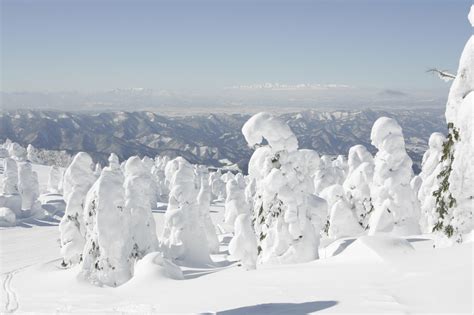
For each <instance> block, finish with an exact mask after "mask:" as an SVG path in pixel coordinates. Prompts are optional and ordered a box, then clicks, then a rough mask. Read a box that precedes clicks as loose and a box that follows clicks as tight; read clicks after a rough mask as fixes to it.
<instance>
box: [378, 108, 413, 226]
mask: <svg viewBox="0 0 474 315" xmlns="http://www.w3.org/2000/svg"><path fill="white" fill-rule="evenodd" d="M370 139H371V140H372V144H373V145H374V146H375V147H376V148H377V149H378V152H377V154H376V155H375V159H374V163H375V169H374V177H373V182H372V185H371V187H370V193H371V196H372V201H373V204H374V211H373V213H372V215H371V216H370V219H369V226H370V230H369V234H370V235H372V234H375V233H377V232H392V233H394V234H398V235H410V234H416V233H419V232H420V227H419V224H418V221H419V215H420V214H419V207H418V200H417V199H416V196H415V193H414V192H413V190H412V189H411V187H410V181H411V179H412V178H413V170H412V161H411V159H410V157H409V156H408V154H407V153H406V150H405V140H404V138H403V132H402V128H401V127H400V125H399V124H398V123H397V121H395V120H394V119H392V118H388V117H381V118H379V119H377V120H376V121H375V123H374V126H373V127H372V132H371V134H370Z"/></svg>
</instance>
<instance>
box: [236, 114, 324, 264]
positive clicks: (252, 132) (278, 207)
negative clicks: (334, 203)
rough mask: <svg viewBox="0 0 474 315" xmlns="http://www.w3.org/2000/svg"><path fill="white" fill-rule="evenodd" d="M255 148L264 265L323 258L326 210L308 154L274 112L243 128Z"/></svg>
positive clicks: (252, 164)
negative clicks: (315, 188)
mask: <svg viewBox="0 0 474 315" xmlns="http://www.w3.org/2000/svg"><path fill="white" fill-rule="evenodd" d="M242 133H243V134H244V137H245V139H246V141H247V143H248V145H249V146H252V147H255V146H257V145H260V144H261V143H262V141H263V139H265V140H267V142H268V145H265V146H261V147H259V148H257V150H255V152H254V154H253V155H252V157H251V158H250V161H249V175H250V176H251V177H252V178H253V179H255V181H256V195H255V202H254V209H253V212H254V213H253V215H254V217H253V226H254V230H255V232H256V234H257V242H258V255H259V258H258V261H259V262H260V263H267V262H274V263H297V262H305V261H310V260H313V259H317V258H318V251H317V249H318V245H319V238H320V236H319V231H320V228H321V225H322V224H321V217H322V216H324V215H325V213H326V212H327V209H324V215H321V213H320V212H321V208H322V207H319V206H315V205H316V204H317V203H318V202H319V200H320V198H317V197H316V196H314V195H312V189H313V185H312V183H311V180H312V178H311V176H310V175H309V173H308V169H309V168H310V165H311V163H310V162H309V161H308V159H307V155H308V153H307V152H305V151H306V150H304V151H302V150H298V140H297V139H296V136H295V135H294V133H293V132H292V131H291V129H290V128H289V127H288V125H287V124H285V123H284V122H282V121H281V120H280V119H278V118H276V117H274V116H272V115H271V114H268V113H259V114H256V115H254V116H252V117H251V118H250V119H249V120H248V121H247V122H246V123H245V124H244V126H243V127H242Z"/></svg>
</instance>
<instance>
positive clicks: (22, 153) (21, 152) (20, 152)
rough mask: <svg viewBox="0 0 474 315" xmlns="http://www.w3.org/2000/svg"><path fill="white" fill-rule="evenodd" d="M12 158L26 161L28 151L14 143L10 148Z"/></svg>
mask: <svg viewBox="0 0 474 315" xmlns="http://www.w3.org/2000/svg"><path fill="white" fill-rule="evenodd" d="M8 153H9V155H10V157H11V158H12V159H14V160H16V161H25V160H26V149H25V148H24V147H22V146H21V145H19V144H18V143H16V142H12V143H11V144H10V145H9V147H8Z"/></svg>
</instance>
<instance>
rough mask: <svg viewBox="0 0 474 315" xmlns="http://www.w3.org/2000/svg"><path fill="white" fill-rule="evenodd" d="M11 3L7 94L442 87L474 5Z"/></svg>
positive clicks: (5, 53)
mask: <svg viewBox="0 0 474 315" xmlns="http://www.w3.org/2000/svg"><path fill="white" fill-rule="evenodd" d="M1 3H2V31H1V32H2V48H1V50H2V90H3V91H18V90H21V91H43V90H50V91H58V90H79V91H90V90H99V89H111V88H127V87H145V88H154V89H175V90H179V89H203V90H205V89H215V88H222V87H225V86H230V85H240V84H252V83H260V82H281V83H288V84H297V83H304V82H309V83H340V84H350V85H355V86H367V87H379V88H408V87H411V88H414V89H417V88H419V89H432V88H438V87H440V88H441V87H446V84H445V83H443V82H440V81H439V80H437V79H434V78H433V77H431V76H429V75H427V74H426V73H425V70H426V69H428V68H429V67H432V66H437V67H440V68H442V69H449V70H451V71H456V68H457V63H458V61H459V56H460V53H461V51H462V48H463V46H464V44H465V42H466V40H467V38H468V37H469V36H470V34H471V32H472V29H471V27H470V25H469V23H468V21H467V18H466V16H467V13H468V9H469V7H470V5H471V1H470V0H445V1H440V0H423V1H422V0H397V1H395V0H392V1H390V0H377V1H368V0H347V1H329V0H328V1H299V0H296V1H295V0H293V1H292V0H287V1H258V0H257V1H250V0H249V1H231V0H222V1H179V0H178V1H132V0H130V1H111V0H110V1H105V0H104V1H86V0H83V1H74V0H63V1H41V0H31V1H23V0H1Z"/></svg>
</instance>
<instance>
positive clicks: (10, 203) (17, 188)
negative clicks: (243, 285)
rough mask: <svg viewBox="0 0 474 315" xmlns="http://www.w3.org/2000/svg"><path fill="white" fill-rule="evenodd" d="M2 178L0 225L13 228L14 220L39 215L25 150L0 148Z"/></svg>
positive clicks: (36, 187) (33, 177) (35, 181)
mask: <svg viewBox="0 0 474 315" xmlns="http://www.w3.org/2000/svg"><path fill="white" fill-rule="evenodd" d="M0 157H1V158H2V159H3V165H2V169H3V176H2V178H1V181H0V209H1V211H0V225H4V226H5V225H6V226H10V225H14V224H15V223H16V221H17V219H20V218H27V217H30V216H38V215H41V213H42V209H41V203H40V202H39V201H38V197H39V194H40V192H39V182H38V174H37V173H36V172H35V171H33V169H32V165H31V162H30V160H29V157H28V155H27V150H26V149H25V148H24V147H22V146H21V145H19V144H18V143H15V142H11V141H6V142H5V143H3V144H2V145H0Z"/></svg>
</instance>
